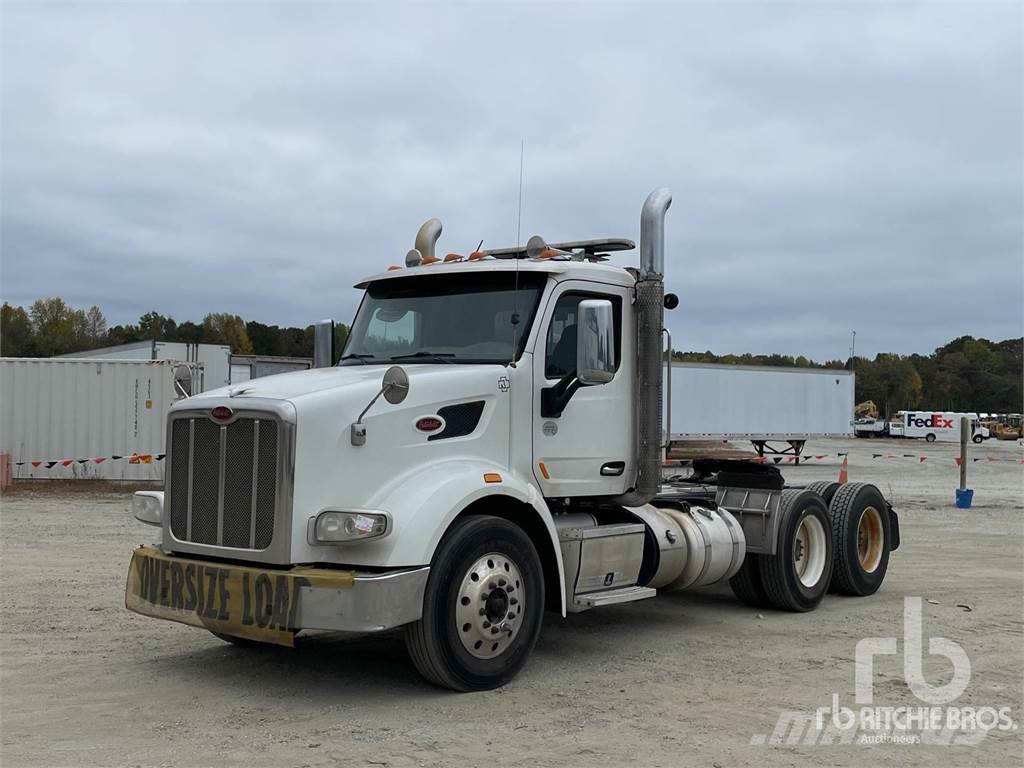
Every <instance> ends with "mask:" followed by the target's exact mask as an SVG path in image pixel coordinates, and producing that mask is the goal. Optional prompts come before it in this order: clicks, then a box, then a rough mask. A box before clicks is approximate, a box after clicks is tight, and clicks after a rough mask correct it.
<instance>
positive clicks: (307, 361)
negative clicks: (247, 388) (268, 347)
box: [231, 355, 313, 384]
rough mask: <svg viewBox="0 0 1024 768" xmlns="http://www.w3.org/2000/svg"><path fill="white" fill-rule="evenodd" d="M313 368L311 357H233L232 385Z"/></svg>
mask: <svg viewBox="0 0 1024 768" xmlns="http://www.w3.org/2000/svg"><path fill="white" fill-rule="evenodd" d="M312 367H313V360H312V358H309V357H277V356H273V355H232V356H231V383H232V384H240V383H241V382H243V381H249V380H251V379H260V378H263V377H264V376H273V375H275V374H278V373H291V372H292V371H305V370H308V369H310V368H312Z"/></svg>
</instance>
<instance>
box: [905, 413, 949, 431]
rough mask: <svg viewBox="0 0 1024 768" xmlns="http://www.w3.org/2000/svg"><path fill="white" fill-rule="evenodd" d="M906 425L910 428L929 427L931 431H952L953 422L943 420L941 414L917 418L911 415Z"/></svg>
mask: <svg viewBox="0 0 1024 768" xmlns="http://www.w3.org/2000/svg"><path fill="white" fill-rule="evenodd" d="M907 423H908V424H910V426H912V427H931V428H932V429H952V428H953V420H952V419H947V418H945V417H944V416H943V415H942V414H941V413H933V414H931V415H930V416H918V415H916V414H911V415H910V416H909V417H908V418H907Z"/></svg>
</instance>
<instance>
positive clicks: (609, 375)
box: [576, 299, 615, 386]
mask: <svg viewBox="0 0 1024 768" xmlns="http://www.w3.org/2000/svg"><path fill="white" fill-rule="evenodd" d="M576 378H577V379H579V382H580V384H582V385H584V386H590V385H593V384H607V383H608V382H609V381H611V380H612V379H613V378H615V318H614V314H613V312H612V303H611V302H610V301H608V300H607V299H584V300H583V301H581V302H580V303H579V309H578V310H577V314H576Z"/></svg>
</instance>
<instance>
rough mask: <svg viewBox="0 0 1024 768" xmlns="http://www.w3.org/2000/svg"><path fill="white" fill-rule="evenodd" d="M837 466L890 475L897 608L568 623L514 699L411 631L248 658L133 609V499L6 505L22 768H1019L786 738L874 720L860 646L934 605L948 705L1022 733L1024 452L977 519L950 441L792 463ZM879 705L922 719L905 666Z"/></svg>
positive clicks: (936, 669)
mask: <svg viewBox="0 0 1024 768" xmlns="http://www.w3.org/2000/svg"><path fill="white" fill-rule="evenodd" d="M840 451H849V453H850V467H849V471H850V477H851V480H855V481H856V480H860V481H873V482H875V483H876V484H877V485H878V486H879V487H880V488H881V489H882V491H883V492H884V493H885V494H886V495H887V496H890V497H891V498H892V499H893V500H894V503H895V504H896V506H897V509H898V510H899V512H900V517H901V527H902V532H903V546H902V547H901V549H900V550H899V551H898V552H897V553H895V554H894V556H893V559H892V561H891V563H890V568H889V575H888V578H887V580H886V582H885V585H884V586H883V587H882V589H881V591H880V592H879V593H878V594H876V595H874V596H873V597H870V598H865V599H852V598H842V597H837V596H829V597H828V598H827V599H826V600H825V602H824V603H823V604H822V605H821V607H820V608H819V609H818V610H817V611H816V612H814V613H812V614H807V615H795V614H786V613H778V612H772V611H766V612H764V613H758V612H757V611H756V610H752V609H749V608H746V607H744V606H742V605H741V604H739V603H738V602H736V601H735V600H733V599H732V596H731V594H730V593H729V591H728V589H727V588H725V589H720V588H718V589H712V590H706V591H702V592H697V593H692V594H690V593H687V594H678V593H676V594H667V595H663V596H659V597H658V598H657V599H654V600H647V601H642V602H640V603H636V604H633V605H624V606H616V607H611V608H607V609H603V610H599V611H593V612H590V613H586V614H581V615H577V616H572V617H570V618H569V619H567V620H563V619H561V618H558V617H555V616H549V617H548V618H547V619H546V621H545V626H544V630H543V632H542V635H541V639H540V642H539V644H538V646H537V649H536V652H535V654H534V656H533V658H532V660H531V662H530V663H529V665H528V666H527V668H526V669H525V670H524V672H523V673H522V674H521V675H520V676H519V677H518V678H517V679H516V680H515V681H513V682H512V684H510V685H509V686H507V687H505V688H503V689H501V690H498V691H493V692H488V693H480V694H468V695H465V694H464V695H458V694H451V693H447V692H444V691H439V690H436V689H434V688H431V687H430V686H428V685H426V684H425V683H423V682H422V681H421V680H420V679H419V677H418V676H417V675H416V673H415V671H414V669H413V667H412V664H411V663H410V661H409V660H408V658H407V656H406V654H405V650H404V647H403V645H402V642H401V638H400V637H398V636H395V635H388V636H385V637H379V638H370V639H356V640H336V639H330V638H327V639H324V638H313V639H311V640H310V641H308V642H305V643H302V644H300V647H299V648H297V649H295V650H289V649H278V648H256V649H238V648H235V647H233V646H230V645H226V644H224V643H222V642H221V641H219V640H217V639H216V638H214V637H213V636H212V635H209V634H207V633H205V632H204V631H202V630H197V629H193V628H190V627H185V626H182V625H177V624H172V623H168V622H161V621H157V620H153V619H147V618H143V617H141V616H137V615H134V614H130V613H128V612H127V611H125V610H124V608H123V589H124V577H125V572H126V568H127V564H128V558H129V555H130V552H131V550H132V548H133V547H134V546H135V545H137V544H140V543H148V541H149V539H150V535H149V533H148V531H147V530H146V529H145V528H144V527H143V526H141V525H139V524H137V523H135V522H134V521H132V520H131V519H130V516H129V512H128V507H129V505H128V499H127V496H126V495H124V494H122V493H112V492H110V491H109V490H103V491H100V492H92V493H81V492H71V491H69V490H68V489H66V488H65V489H51V490H45V491H25V490H22V491H19V492H16V493H14V494H12V495H10V496H5V497H4V499H3V510H2V529H0V535H2V597H0V617H2V631H0V651H2V659H0V662H2V665H0V673H2V679H0V682H2V699H0V715H2V749H3V751H2V755H0V756H2V762H3V765H4V766H22V765H46V766H50V765H175V766H177V765H181V766H200V765H218V766H235V765H239V766H242V765H245V766H250V765H252V766H278V765H309V766H327V765H336V764H341V765H355V766H419V765H458V766H474V765H488V766H490V765H497V764H510V765H523V766H566V765H580V766H592V765H594V764H597V763H599V762H600V763H604V764H605V765H611V766H615V765H624V764H626V763H629V764H637V765H650V766H677V765H708V766H718V767H719V768H720V767H721V766H731V765H738V764H749V763H757V764H760V765H803V764H814V765H857V766H862V765H901V766H902V765H970V766H1003V765H1006V766H1010V765H1021V761H1022V757H1021V756H1022V753H1024V741H1022V735H1024V732H1022V730H1021V729H1020V728H1018V729H1016V730H1010V731H1006V732H1000V731H993V732H990V733H989V734H988V735H987V736H985V737H984V738H983V739H981V740H980V741H978V743H976V744H973V745H954V746H949V745H935V744H916V745H903V744H891V743H887V744H864V743H858V742H856V741H855V742H854V743H852V744H845V745H823V744H820V743H818V744H815V743H793V744H789V743H785V739H783V740H782V743H772V742H773V741H779V739H772V738H771V735H772V733H773V729H774V728H775V726H776V722H777V720H778V718H779V715H780V713H782V712H784V711H786V710H799V711H804V712H813V711H814V710H815V708H817V707H826V706H829V705H830V704H831V702H832V696H833V694H838V696H839V700H840V703H841V704H843V705H848V706H854V699H853V695H854V663H853V658H854V647H855V645H856V643H857V641H858V640H860V639H862V638H865V637H875V636H895V637H900V638H902V632H903V628H902V612H903V598H904V596H921V597H922V598H924V601H923V608H924V635H925V637H926V638H927V637H933V636H938V635H941V636H943V637H946V638H949V639H950V640H953V641H955V642H956V643H959V644H960V645H961V646H962V647H963V649H964V650H965V651H966V653H967V655H968V657H969V659H970V663H971V673H972V674H971V679H970V683H969V685H968V687H967V689H966V691H965V692H964V693H963V694H962V695H961V696H960V697H959V698H958V699H956V700H955V701H954V702H952V705H953V706H959V707H967V706H970V707H975V708H980V707H996V708H998V707H1012V718H1013V720H1014V721H1017V722H1021V721H1024V704H1022V691H1024V620H1022V599H1024V589H1022V586H1024V584H1022V580H1024V576H1022V574H1024V567H1022V566H1024V563H1022V559H1024V527H1022V526H1024V503H1022V498H1024V483H1022V478H1024V466H1022V465H1021V464H1020V463H1019V460H1020V458H1021V457H1022V456H1024V453H1022V448H1021V447H1020V446H1019V445H1018V444H1017V443H1012V442H1010V443H1005V442H1004V443H996V442H995V441H990V442H989V443H987V444H985V445H984V446H982V447H981V448H980V449H976V448H974V447H973V446H972V451H973V456H975V457H983V456H986V455H990V456H991V457H992V458H993V459H996V460H995V461H989V460H987V459H986V460H983V461H978V462H973V461H972V462H970V464H969V471H970V477H969V480H970V482H969V484H970V486H971V487H973V488H975V491H976V495H975V505H974V508H973V509H971V510H969V511H964V510H957V509H955V508H954V506H953V503H952V502H953V489H954V488H955V487H956V484H957V481H958V475H957V473H958V470H957V468H956V467H955V466H954V463H953V456H954V455H955V451H956V446H953V445H941V444H934V445H925V444H924V443H923V442H917V441H890V440H886V441H868V440H859V441H827V442H826V441H823V442H820V443H814V444H810V445H809V446H808V453H810V454H812V455H814V454H818V455H820V454H828V456H826V458H824V459H821V460H812V461H811V462H810V463H809V464H807V465H801V466H799V467H793V466H789V467H785V473H786V476H787V479H788V480H789V482H791V483H793V484H798V483H801V482H810V481H812V480H818V479H830V478H834V477H835V476H836V474H837V472H838V470H839V462H840V459H838V458H837V457H836V455H835V454H836V453H837V452H840ZM878 453H881V454H892V458H886V457H885V456H881V457H878V458H872V454H878ZM904 454H910V455H909V456H904ZM920 456H927V459H926V460H925V461H924V462H923V463H922V462H921V461H920V459H919V458H918V457H920ZM963 606H966V607H963ZM901 645H902V642H901ZM925 647H926V648H927V643H925ZM924 672H925V675H926V677H927V678H928V680H929V682H931V683H933V684H935V685H938V684H940V683H944V682H947V681H948V680H949V679H950V677H951V675H952V673H951V668H950V665H949V663H948V662H946V661H945V660H943V659H942V658H941V657H935V656H927V657H926V659H925V662H924ZM874 694H875V700H874V704H875V705H876V706H896V707H900V706H909V707H917V706H922V702H920V701H918V700H917V699H916V698H915V697H914V694H913V693H912V692H911V691H910V690H909V688H908V686H907V683H906V682H905V680H904V675H903V665H902V658H901V656H880V657H878V658H877V659H876V663H875V686H874ZM759 735H761V736H760V738H759V737H758V736H759ZM794 741H800V739H799V738H797V739H794ZM765 742H767V743H765Z"/></svg>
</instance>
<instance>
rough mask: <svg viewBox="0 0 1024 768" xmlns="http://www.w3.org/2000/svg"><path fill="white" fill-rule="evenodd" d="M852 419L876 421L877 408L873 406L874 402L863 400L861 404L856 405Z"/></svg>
mask: <svg viewBox="0 0 1024 768" xmlns="http://www.w3.org/2000/svg"><path fill="white" fill-rule="evenodd" d="M853 417H854V418H855V419H877V418H878V406H877V405H875V401H874V400H865V401H864V402H863V403H857V405H856V406H854V408H853Z"/></svg>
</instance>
